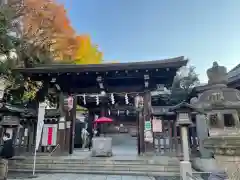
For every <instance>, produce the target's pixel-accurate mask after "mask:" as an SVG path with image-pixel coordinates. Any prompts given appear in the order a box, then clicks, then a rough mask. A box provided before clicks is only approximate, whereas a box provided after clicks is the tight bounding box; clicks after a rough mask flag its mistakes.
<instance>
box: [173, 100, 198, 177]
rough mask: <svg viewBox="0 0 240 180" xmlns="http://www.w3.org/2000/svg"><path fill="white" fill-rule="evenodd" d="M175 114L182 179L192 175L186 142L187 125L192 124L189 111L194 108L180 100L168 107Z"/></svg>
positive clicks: (192, 110) (193, 110)
mask: <svg viewBox="0 0 240 180" xmlns="http://www.w3.org/2000/svg"><path fill="white" fill-rule="evenodd" d="M170 111H174V112H176V114H177V124H178V125H179V126H180V131H181V140H182V149H183V161H181V162H180V174H181V177H182V178H183V179H187V178H188V176H189V175H190V176H191V175H192V166H191V163H190V155H189V144H188V139H189V138H188V127H189V126H190V125H191V124H192V121H191V113H192V112H196V109H195V108H194V107H193V106H191V105H190V104H188V103H186V102H182V103H180V104H178V105H176V106H174V107H172V108H171V109H170Z"/></svg>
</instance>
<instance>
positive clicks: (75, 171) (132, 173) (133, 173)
mask: <svg viewBox="0 0 240 180" xmlns="http://www.w3.org/2000/svg"><path fill="white" fill-rule="evenodd" d="M11 172H14V173H18V172H22V173H31V172H32V169H24V168H22V169H18V168H17V169H11V168H9V173H11ZM36 173H70V174H71V173H73V174H98V175H129V176H163V177H165V176H166V177H173V176H176V177H179V175H180V173H179V172H168V171H167V172H161V171H158V172H149V171H126V170H123V171H121V170H111V171H109V170H90V169H89V170H88V169H84V170H79V169H64V170H61V169H48V170H47V171H46V169H36Z"/></svg>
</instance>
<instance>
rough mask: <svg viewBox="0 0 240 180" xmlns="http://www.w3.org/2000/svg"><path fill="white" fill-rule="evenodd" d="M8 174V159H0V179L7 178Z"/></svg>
mask: <svg viewBox="0 0 240 180" xmlns="http://www.w3.org/2000/svg"><path fill="white" fill-rule="evenodd" d="M7 175H8V160H5V159H0V180H5V179H7Z"/></svg>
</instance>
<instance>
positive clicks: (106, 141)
mask: <svg viewBox="0 0 240 180" xmlns="http://www.w3.org/2000/svg"><path fill="white" fill-rule="evenodd" d="M92 156H94V157H97V156H105V157H110V156H112V138H111V137H95V138H93V139H92Z"/></svg>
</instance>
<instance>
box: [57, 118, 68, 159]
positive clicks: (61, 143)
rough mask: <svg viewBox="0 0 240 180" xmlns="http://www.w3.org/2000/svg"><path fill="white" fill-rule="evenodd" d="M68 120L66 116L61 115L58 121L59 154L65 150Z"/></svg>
mask: <svg viewBox="0 0 240 180" xmlns="http://www.w3.org/2000/svg"><path fill="white" fill-rule="evenodd" d="M65 129H66V120H65V117H60V118H59V121H58V131H57V146H58V147H57V148H56V153H57V154H63V153H64V152H65V149H66V147H65V141H66V138H65V137H66V134H65Z"/></svg>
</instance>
